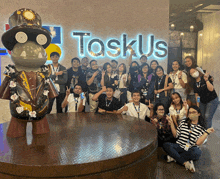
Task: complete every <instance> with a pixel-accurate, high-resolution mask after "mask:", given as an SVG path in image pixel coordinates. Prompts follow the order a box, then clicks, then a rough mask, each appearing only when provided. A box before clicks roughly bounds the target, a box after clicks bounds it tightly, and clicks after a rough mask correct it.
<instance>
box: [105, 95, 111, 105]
mask: <svg viewBox="0 0 220 179" xmlns="http://www.w3.org/2000/svg"><path fill="white" fill-rule="evenodd" d="M111 103H112V99H111V101H110V102H109V103H107V97H105V105H106V107H109V106H110V104H111Z"/></svg>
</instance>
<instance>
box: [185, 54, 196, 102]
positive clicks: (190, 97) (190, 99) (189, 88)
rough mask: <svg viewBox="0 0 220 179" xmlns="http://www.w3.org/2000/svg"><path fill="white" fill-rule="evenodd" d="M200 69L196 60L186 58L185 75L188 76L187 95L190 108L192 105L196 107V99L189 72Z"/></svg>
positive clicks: (190, 57)
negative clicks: (192, 69)
mask: <svg viewBox="0 0 220 179" xmlns="http://www.w3.org/2000/svg"><path fill="white" fill-rule="evenodd" d="M196 67H198V66H197V64H196V59H195V58H193V57H192V56H186V57H185V70H184V71H185V73H186V74H187V84H186V90H185V92H186V95H187V103H188V105H189V106H191V105H196V97H195V94H194V92H193V86H192V83H191V81H190V77H189V71H190V69H191V68H196Z"/></svg>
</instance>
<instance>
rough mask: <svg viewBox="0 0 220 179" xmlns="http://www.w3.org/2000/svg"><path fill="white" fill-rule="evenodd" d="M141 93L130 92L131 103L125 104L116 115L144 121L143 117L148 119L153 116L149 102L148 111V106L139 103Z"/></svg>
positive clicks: (151, 105)
mask: <svg viewBox="0 0 220 179" xmlns="http://www.w3.org/2000/svg"><path fill="white" fill-rule="evenodd" d="M140 99H141V93H140V91H133V92H132V100H133V102H130V103H127V104H125V105H124V107H122V108H121V109H119V110H118V111H117V114H121V113H122V114H126V115H128V116H133V117H137V118H138V119H142V120H145V117H146V116H147V117H150V116H152V114H153V104H151V103H150V101H149V108H150V109H151V110H149V108H148V106H147V105H145V104H143V103H140Z"/></svg>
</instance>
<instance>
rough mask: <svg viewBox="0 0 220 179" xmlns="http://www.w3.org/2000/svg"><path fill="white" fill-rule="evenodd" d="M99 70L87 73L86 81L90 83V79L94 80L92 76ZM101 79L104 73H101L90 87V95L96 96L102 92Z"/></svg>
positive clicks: (90, 70)
mask: <svg viewBox="0 0 220 179" xmlns="http://www.w3.org/2000/svg"><path fill="white" fill-rule="evenodd" d="M96 71H97V70H92V69H91V68H90V69H89V70H88V71H87V73H86V81H88V80H89V79H90V78H92V75H93V74H94V73H95V72H96ZM101 78H102V73H101V71H99V73H98V74H97V75H96V77H95V78H94V80H93V82H92V84H90V85H89V86H88V90H89V93H92V94H95V93H97V92H99V91H100V89H101V84H100V82H101Z"/></svg>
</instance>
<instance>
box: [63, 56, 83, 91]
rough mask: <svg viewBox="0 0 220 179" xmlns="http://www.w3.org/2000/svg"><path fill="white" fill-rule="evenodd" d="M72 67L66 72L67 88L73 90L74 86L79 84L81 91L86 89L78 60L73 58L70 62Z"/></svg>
mask: <svg viewBox="0 0 220 179" xmlns="http://www.w3.org/2000/svg"><path fill="white" fill-rule="evenodd" d="M71 64H72V67H70V68H69V69H68V70H67V74H68V78H67V84H66V86H68V88H69V87H70V88H74V86H75V85H76V84H80V85H81V86H82V90H83V91H85V89H86V82H85V81H86V79H85V75H84V74H83V73H82V71H81V69H80V68H79V66H80V60H79V58H77V57H75V58H73V59H72V60H71Z"/></svg>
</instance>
